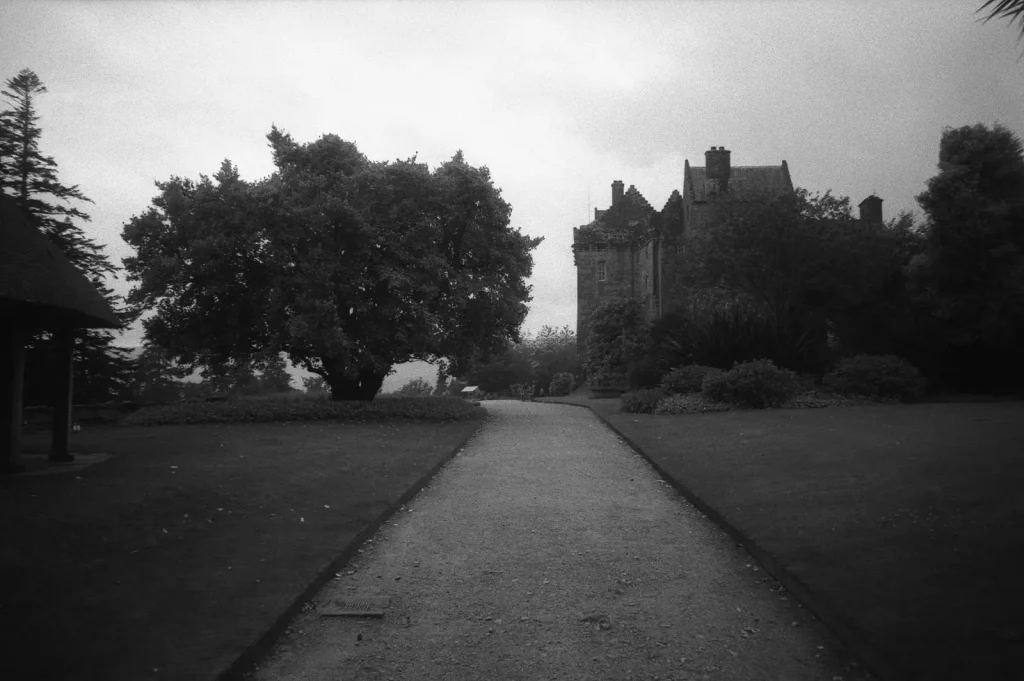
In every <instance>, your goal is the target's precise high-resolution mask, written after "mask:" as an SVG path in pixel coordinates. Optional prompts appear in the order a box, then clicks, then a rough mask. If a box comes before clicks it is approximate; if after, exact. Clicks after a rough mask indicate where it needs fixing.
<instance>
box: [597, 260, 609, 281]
mask: <svg viewBox="0 0 1024 681" xmlns="http://www.w3.org/2000/svg"><path fill="white" fill-rule="evenodd" d="M606 274H607V272H606V271H605V266H604V260H599V261H598V263H597V280H598V281H604V280H605V278H606Z"/></svg>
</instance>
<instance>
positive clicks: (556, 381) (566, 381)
mask: <svg viewBox="0 0 1024 681" xmlns="http://www.w3.org/2000/svg"><path fill="white" fill-rule="evenodd" d="M575 381H576V377H575V376H573V375H572V374H570V373H558V374H555V375H554V377H553V378H552V379H551V384H550V385H549V386H548V394H549V395H551V397H562V396H563V395H568V394H569V393H571V392H572V385H573V383H574V382H575Z"/></svg>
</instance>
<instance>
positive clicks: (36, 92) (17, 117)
mask: <svg viewBox="0 0 1024 681" xmlns="http://www.w3.org/2000/svg"><path fill="white" fill-rule="evenodd" d="M46 92H47V90H46V87H45V86H44V85H43V83H42V81H41V80H40V79H39V76H37V75H36V74H35V73H34V72H33V71H31V70H30V69H23V70H22V71H21V72H20V73H18V75H16V76H15V77H13V78H10V79H8V80H7V81H6V89H4V90H3V91H2V92H0V94H2V95H3V97H4V98H5V99H6V104H7V106H8V108H6V109H4V110H2V111H0V191H2V192H3V193H5V194H7V195H9V196H11V197H13V198H14V200H15V201H16V202H17V203H18V205H19V206H20V207H21V208H22V210H24V211H25V212H26V213H27V214H28V215H29V216H30V218H31V219H32V221H33V222H34V224H35V226H36V227H38V228H39V229H40V230H41V231H42V232H43V233H44V234H45V235H46V236H47V237H49V238H50V240H51V241H53V242H54V243H55V244H56V245H57V246H58V247H60V249H61V250H62V251H63V252H64V253H65V255H67V257H68V259H69V260H70V261H71V263H72V264H74V265H75V266H76V267H77V268H78V269H79V270H81V271H82V272H83V273H84V274H85V275H86V277H87V278H88V279H89V281H91V282H92V284H93V285H94V286H95V287H96V288H97V290H99V292H100V293H101V294H102V295H103V297H104V298H106V300H107V301H108V302H109V303H110V304H111V306H112V307H113V308H114V310H115V311H116V312H117V313H118V317H119V319H120V320H121V322H122V323H124V324H126V325H127V324H130V323H131V322H133V321H134V320H135V319H136V318H137V316H138V315H137V313H135V312H133V311H131V310H128V309H126V308H124V307H123V305H122V300H121V298H120V297H119V296H117V295H115V293H114V292H113V290H112V289H110V288H109V287H107V285H106V277H108V276H111V275H115V274H116V268H115V267H114V265H113V264H112V263H111V262H110V259H109V258H108V257H107V255H106V254H105V253H104V252H103V249H104V246H103V245H101V244H99V243H97V242H96V241H94V240H93V239H91V238H90V237H89V236H88V235H87V234H86V233H85V230H84V229H83V228H82V227H81V226H80V225H79V223H81V222H88V221H89V215H88V214H86V213H84V212H82V210H80V209H79V208H78V207H76V206H75V205H74V202H79V203H92V201H90V200H89V199H88V198H87V197H86V196H85V195H84V194H83V193H82V191H81V190H80V189H79V188H78V186H77V185H72V186H68V185H65V184H63V183H62V182H61V181H60V178H59V176H58V166H57V162H56V161H55V160H54V159H53V157H50V156H46V155H45V154H43V152H42V150H41V147H40V140H41V138H42V130H41V128H40V127H39V115H38V113H37V107H36V100H37V98H38V97H39V96H40V95H42V94H45V93H46ZM47 338H48V336H47V334H45V333H41V332H40V333H36V334H35V335H34V336H32V337H31V338H30V339H29V343H28V352H27V357H26V380H25V388H26V399H27V401H29V402H40V401H44V400H45V399H47V397H48V396H49V395H48V390H47V388H46V384H47V382H48V378H49V368H50V366H51V364H52V363H51V361H50V349H49V345H48V343H47V342H46V341H47ZM113 341H114V338H113V336H112V334H111V333H110V332H109V331H107V330H100V329H79V330H77V331H76V334H75V344H74V359H75V363H74V364H75V380H74V393H75V394H74V399H75V400H76V401H86V402H89V401H97V400H104V399H109V398H112V397H118V396H122V395H123V393H124V391H125V389H126V386H127V383H128V380H129V377H130V374H131V370H132V363H131V362H130V360H129V359H128V356H127V352H126V351H124V350H122V349H120V348H118V347H116V346H115V345H114V342H113Z"/></svg>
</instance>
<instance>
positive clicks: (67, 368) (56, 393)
mask: <svg viewBox="0 0 1024 681" xmlns="http://www.w3.org/2000/svg"><path fill="white" fill-rule="evenodd" d="M53 344H54V355H55V357H54V363H53V373H54V383H53V445H52V446H51V447H50V461H53V462H56V463H69V462H71V461H74V460H75V457H74V456H72V455H71V453H70V452H69V451H68V441H69V440H70V439H71V391H72V388H73V387H74V386H73V377H74V359H73V354H72V351H73V350H74V346H75V332H74V329H72V328H69V327H62V328H61V329H59V330H58V331H56V332H55V333H54V334H53Z"/></svg>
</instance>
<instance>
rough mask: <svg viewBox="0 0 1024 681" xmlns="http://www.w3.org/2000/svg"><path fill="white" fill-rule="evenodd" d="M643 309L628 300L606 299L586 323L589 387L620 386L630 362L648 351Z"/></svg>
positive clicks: (631, 300)
mask: <svg viewBox="0 0 1024 681" xmlns="http://www.w3.org/2000/svg"><path fill="white" fill-rule="evenodd" d="M649 344H650V325H649V324H648V322H647V315H646V313H645V312H644V306H643V305H642V304H641V303H640V302H639V301H637V300H634V299H632V298H609V299H608V300H606V301H604V302H602V303H601V304H600V305H598V306H597V307H596V308H594V310H593V312H591V313H590V317H589V319H588V320H587V341H586V346H587V347H586V353H587V356H586V371H587V378H588V379H589V381H590V384H591V385H594V386H609V385H621V384H624V383H625V382H626V372H627V370H628V368H629V366H630V364H631V363H633V362H634V361H636V360H638V359H639V358H641V357H642V356H643V355H644V354H646V352H647V351H648V349H649Z"/></svg>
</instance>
